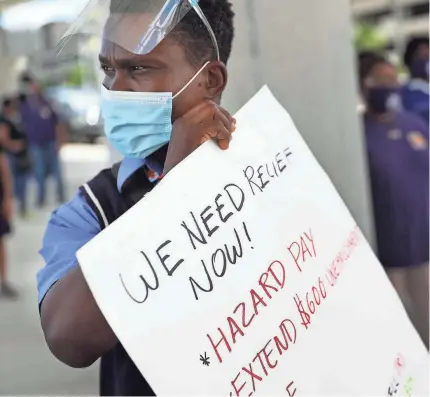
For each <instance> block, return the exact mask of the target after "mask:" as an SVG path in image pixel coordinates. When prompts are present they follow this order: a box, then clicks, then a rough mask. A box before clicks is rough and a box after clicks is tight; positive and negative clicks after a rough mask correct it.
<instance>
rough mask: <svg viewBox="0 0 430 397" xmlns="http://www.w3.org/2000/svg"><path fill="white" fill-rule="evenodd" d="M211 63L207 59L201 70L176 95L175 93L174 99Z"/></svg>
mask: <svg viewBox="0 0 430 397" xmlns="http://www.w3.org/2000/svg"><path fill="white" fill-rule="evenodd" d="M209 64H210V61H207V62H206V63H205V64H204V65H203V66H202V67H201V68H200V70H199V71H198V72H197V73H196V74H195V75H194V76H193V78H192V79H191V80H190V81H189V82H188V83H187V84H185V85H184V86H183V87H182V88H181V89H180V90H179V91H178V92H177V93H176V94H175V95H173V97H172V99H175V98H176V97H178V96H179V95H181V94H182V93H183V92H184V91H185V90H186V89H187V88H188V87H189V86H190V85H191V84H192V83H193V81H194V80H195V79H196V78H197V77H198V75H199V74H200V73H201V72H203V69H204V68H205V67H206V66H208V65H209Z"/></svg>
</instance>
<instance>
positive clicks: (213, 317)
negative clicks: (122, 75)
mask: <svg viewBox="0 0 430 397" xmlns="http://www.w3.org/2000/svg"><path fill="white" fill-rule="evenodd" d="M237 126H238V128H237V132H236V133H235V136H234V140H233V143H232V146H231V148H230V149H229V150H228V151H226V152H223V151H221V150H219V149H218V148H217V147H216V145H215V144H213V143H212V142H207V143H206V144H204V145H203V146H202V147H201V148H200V149H198V150H197V151H196V152H194V153H193V154H192V155H191V156H189V157H188V158H187V159H186V160H185V161H183V162H182V163H181V164H180V165H179V166H178V167H176V168H175V169H174V170H173V171H172V172H171V173H169V175H168V176H167V177H166V178H165V179H164V180H163V181H161V182H160V183H159V185H158V186H157V187H156V188H155V189H154V190H153V191H152V192H151V193H149V194H148V195H147V196H146V197H145V198H144V199H143V200H142V201H140V202H139V203H138V204H137V205H136V206H135V207H133V208H132V209H131V210H130V211H128V212H127V213H126V214H125V215H124V216H123V217H121V218H120V219H119V220H117V221H116V222H115V223H114V224H113V225H111V226H110V227H109V228H107V229H106V230H105V231H104V232H102V233H101V234H100V235H99V236H97V237H96V238H95V239H94V240H93V241H91V242H90V243H89V244H87V245H86V246H85V247H84V248H83V249H82V250H81V251H80V252H79V254H78V259H79V263H80V264H81V266H82V269H83V272H84V275H85V277H86V279H87V281H88V284H89V286H90V288H91V290H92V292H93V294H94V297H95V299H96V300H97V302H98V304H99V306H100V308H101V310H102V312H103V314H104V315H105V317H106V319H107V320H108V322H109V324H110V325H111V327H112V328H113V330H114V331H115V333H116V335H117V336H118V338H119V340H120V341H121V343H122V344H123V345H124V347H125V349H126V350H127V352H128V354H129V355H130V357H131V358H132V359H133V360H134V362H135V363H136V365H137V367H138V368H139V370H140V371H141V372H142V374H143V375H144V376H145V378H146V379H147V380H148V382H149V383H150V385H151V387H152V388H153V389H154V391H155V392H156V393H157V395H189V396H191V395H199V396H202V395H219V396H251V395H261V396H268V395H280V396H294V395H297V396H300V395H319V396H323V395H326V396H333V395H366V396H371V395H378V396H384V395H396V396H398V395H407V396H412V395H425V394H427V393H428V390H427V380H428V378H427V374H428V355H427V352H426V350H425V348H424V345H423V344H422V342H421V341H420V339H419V337H418V335H417V333H416V332H415V330H414V328H413V326H412V325H411V323H410V321H409V320H408V318H407V315H406V313H405V311H404V309H403V307H402V305H401V303H400V300H399V299H398V297H397V295H396V293H395V291H394V289H393V288H392V287H391V285H390V283H389V281H388V279H387V277H386V276H385V273H384V271H383V269H382V266H381V265H380V264H379V263H378V261H377V259H376V257H375V256H374V254H373V253H372V250H371V249H370V247H369V245H368V243H367V242H366V240H365V238H364V237H363V235H362V234H361V232H360V230H359V229H358V227H357V225H356V223H355V222H354V219H353V218H352V217H351V215H350V213H349V212H348V210H347V208H346V206H345V205H344V203H343V202H342V200H341V198H340V197H339V195H338V194H337V192H336V190H335V189H334V187H333V185H332V184H331V182H330V180H329V178H328V177H327V175H326V174H325V173H324V171H323V170H322V169H321V167H320V166H319V164H318V163H317V161H316V160H315V158H314V156H313V155H312V153H311V151H310V150H309V148H308V147H307V146H306V144H305V142H304V141H303V139H302V138H301V136H300V134H299V133H298V131H297V130H296V128H295V126H294V124H293V122H292V120H291V119H290V117H289V115H288V113H287V112H286V111H285V110H284V109H283V108H282V107H281V105H280V104H279V103H278V102H277V101H276V100H275V98H274V97H273V96H272V94H271V93H270V91H269V89H268V88H263V89H262V90H261V91H260V92H259V93H258V94H257V95H256V96H255V97H254V98H253V99H252V100H251V101H250V102H249V103H248V104H246V105H245V106H244V108H243V109H242V110H241V111H240V112H239V113H238V114H237Z"/></svg>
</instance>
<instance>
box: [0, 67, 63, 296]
mask: <svg viewBox="0 0 430 397" xmlns="http://www.w3.org/2000/svg"><path fill="white" fill-rule="evenodd" d="M20 88H21V90H20V91H21V92H20V94H19V95H18V96H15V97H13V96H10V97H5V98H3V102H2V109H1V114H0V177H1V179H0V182H1V183H0V199H1V202H2V211H1V212H0V297H3V298H10V299H15V298H16V297H17V296H18V293H17V291H16V290H15V288H13V287H12V286H11V284H10V282H9V281H8V277H7V256H6V249H5V244H4V237H5V236H6V235H7V234H9V233H10V231H11V221H12V217H13V214H14V203H16V209H17V213H18V214H19V215H20V216H21V217H22V218H24V219H25V218H27V216H28V213H29V207H28V202H27V201H28V198H27V185H28V181H29V180H30V179H31V177H34V180H35V181H36V185H37V199H36V203H35V207H36V208H43V207H44V206H45V205H46V180H47V178H48V176H49V175H52V176H53V177H54V178H55V181H56V184H57V199H58V203H59V204H61V203H62V202H64V199H65V197H64V185H63V178H62V174H61V167H60V161H59V155H58V149H59V147H60V145H61V144H62V143H63V142H64V140H65V128H64V125H63V124H62V123H61V121H60V119H59V117H58V116H57V114H56V113H55V111H54V109H53V108H52V106H51V104H50V103H49V101H48V100H47V99H46V98H45V96H44V95H43V93H42V89H41V87H40V86H39V85H38V83H37V82H36V81H35V79H34V78H33V77H31V76H29V75H27V74H24V75H22V76H21V79H20Z"/></svg>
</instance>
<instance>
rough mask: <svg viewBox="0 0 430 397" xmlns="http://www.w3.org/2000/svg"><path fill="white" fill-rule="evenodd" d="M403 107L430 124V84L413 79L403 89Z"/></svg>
mask: <svg viewBox="0 0 430 397" xmlns="http://www.w3.org/2000/svg"><path fill="white" fill-rule="evenodd" d="M402 97H403V107H404V109H405V110H407V111H409V112H412V113H415V114H416V115H418V116H420V117H422V118H423V119H424V120H425V121H427V124H428V123H429V83H427V82H425V81H424V80H418V79H413V80H411V81H410V82H408V83H407V84H406V85H405V86H404V87H403V92H402Z"/></svg>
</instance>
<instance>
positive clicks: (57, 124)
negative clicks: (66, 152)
mask: <svg viewBox="0 0 430 397" xmlns="http://www.w3.org/2000/svg"><path fill="white" fill-rule="evenodd" d="M21 86H22V89H23V93H24V96H22V97H21V106H20V112H21V117H22V122H23V126H24V129H25V133H26V135H27V140H28V144H29V149H30V153H31V159H32V162H33V172H34V176H35V178H36V182H37V186H38V196H37V206H38V207H39V208H42V207H44V206H45V204H46V180H47V177H48V175H50V174H51V175H52V176H53V177H54V179H55V182H56V185H57V186H56V187H57V200H58V203H59V204H60V203H63V202H64V201H65V193H64V183H63V175H62V169H61V164H60V158H59V149H60V147H61V146H62V144H64V143H65V135H66V131H65V127H64V125H63V123H62V122H61V121H60V119H59V117H58V116H57V114H56V113H55V112H54V110H53V108H52V106H51V104H50V103H49V101H48V100H47V99H46V98H45V96H44V95H43V93H42V90H41V87H40V86H39V84H37V82H36V81H35V80H34V79H33V78H32V77H31V76H29V75H27V74H24V75H23V76H22V77H21Z"/></svg>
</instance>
